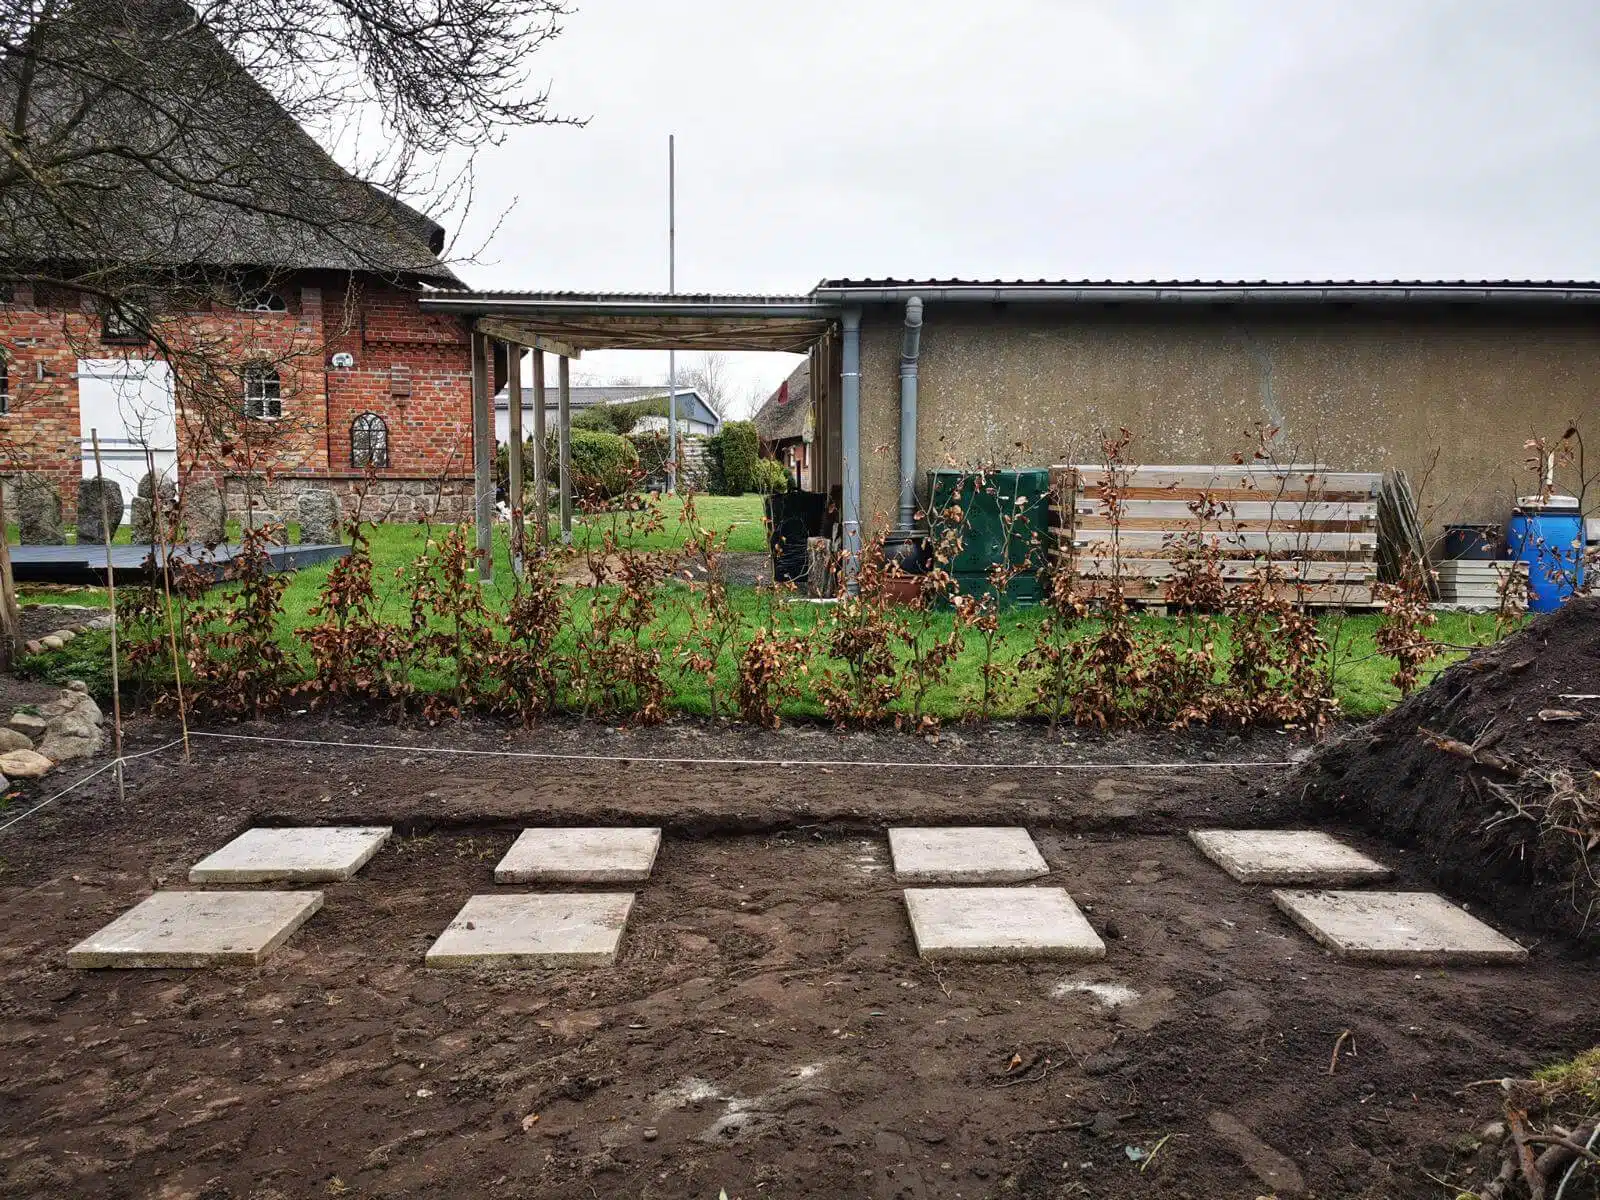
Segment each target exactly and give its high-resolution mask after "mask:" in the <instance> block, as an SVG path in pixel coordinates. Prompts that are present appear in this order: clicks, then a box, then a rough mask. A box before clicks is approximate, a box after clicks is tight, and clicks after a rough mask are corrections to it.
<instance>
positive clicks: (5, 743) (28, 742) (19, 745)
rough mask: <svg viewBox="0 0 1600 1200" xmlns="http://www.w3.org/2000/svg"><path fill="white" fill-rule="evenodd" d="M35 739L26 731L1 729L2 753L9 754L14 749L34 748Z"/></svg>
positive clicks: (0, 748) (0, 750)
mask: <svg viewBox="0 0 1600 1200" xmlns="http://www.w3.org/2000/svg"><path fill="white" fill-rule="evenodd" d="M32 749H33V741H32V739H30V738H29V737H28V735H27V734H25V733H19V732H18V731H17V730H15V729H0V754H9V753H10V752H11V751H13V750H32Z"/></svg>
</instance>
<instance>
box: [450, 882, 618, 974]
mask: <svg viewBox="0 0 1600 1200" xmlns="http://www.w3.org/2000/svg"><path fill="white" fill-rule="evenodd" d="M632 910H633V894H632V893H631V892H585V893H576V892H547V893H543V894H540V895H531V896H515V895H506V894H504V893H502V894H500V895H496V896H474V897H472V898H471V899H470V900H468V901H467V902H466V904H465V905H464V906H463V907H462V909H461V911H460V912H459V913H457V914H456V919H455V920H453V921H451V922H450V924H449V925H448V926H447V927H446V928H445V931H444V932H443V933H442V934H440V935H439V940H438V941H436V942H434V944H433V946H432V948H431V949H429V951H428V954H427V957H426V958H425V959H424V964H425V965H426V966H430V967H476V966H490V967H589V966H610V965H611V964H612V963H614V962H616V961H617V946H618V944H619V943H620V942H621V941H622V930H623V927H624V926H625V925H626V924H627V923H628V913H629V912H631V911H632Z"/></svg>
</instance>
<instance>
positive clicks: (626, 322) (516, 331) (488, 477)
mask: <svg viewBox="0 0 1600 1200" xmlns="http://www.w3.org/2000/svg"><path fill="white" fill-rule="evenodd" d="M421 307H422V309H423V310H424V311H427V312H438V313H450V314H453V315H455V316H459V317H462V318H464V319H467V320H470V321H471V322H472V473H473V500H474V504H473V512H474V516H475V520H476V525H477V550H478V570H479V578H480V579H482V580H484V581H487V580H489V579H490V578H491V577H492V574H493V570H494V563H493V557H492V553H491V547H492V545H493V541H492V535H493V527H494V526H493V517H494V458H495V451H494V409H493V404H492V393H493V390H494V389H493V386H492V385H493V378H494V374H495V372H494V366H495V361H496V358H497V357H498V355H499V354H500V349H499V347H500V346H502V345H503V346H504V347H505V371H506V392H507V401H508V404H509V409H510V417H511V429H510V435H511V436H510V446H509V447H508V450H509V455H510V477H511V478H512V479H513V480H520V479H521V478H522V470H523V463H522V445H523V432H522V355H523V354H524V353H525V352H531V353H532V354H533V372H532V383H533V390H534V398H535V403H534V406H533V484H534V487H533V492H534V513H533V517H534V536H535V539H536V540H537V543H538V544H540V545H543V544H544V542H545V539H546V538H547V537H548V536H549V535H548V530H549V519H550V514H549V511H548V499H547V497H548V494H549V471H548V464H547V463H546V462H545V415H544V396H545V361H544V356H545V355H546V354H554V355H555V356H556V359H557V376H556V378H557V388H558V396H559V399H558V403H557V409H556V412H557V438H556V445H557V464H556V470H557V482H558V485H559V513H560V523H561V538H562V540H563V541H564V542H566V541H570V540H571V538H572V455H571V441H572V438H571V434H572V420H571V418H572V413H571V405H572V395H571V390H572V385H571V361H572V360H573V359H574V358H579V357H581V356H582V354H583V352H584V351H585V350H776V351H785V352H788V353H793V354H804V353H806V352H807V351H809V350H810V349H811V347H812V346H813V345H815V344H816V343H817V341H818V340H819V339H821V338H822V337H823V336H824V335H825V334H826V333H828V331H829V330H830V329H832V328H833V326H834V324H835V322H836V321H837V320H838V317H839V308H838V306H837V305H836V304H830V303H827V302H819V301H818V300H816V299H814V298H812V297H810V296H714V295H642V294H617V293H590V294H585V293H575V292H440V293H436V294H429V295H426V296H424V297H423V298H422V300H421ZM511 497H512V499H511V561H512V564H513V568H514V569H515V570H517V571H518V572H520V571H521V569H522V562H523V559H524V555H525V554H526V540H525V528H524V521H523V512H522V503H521V500H522V497H521V488H519V487H513V488H512V489H511Z"/></svg>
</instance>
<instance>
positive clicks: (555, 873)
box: [494, 829, 661, 883]
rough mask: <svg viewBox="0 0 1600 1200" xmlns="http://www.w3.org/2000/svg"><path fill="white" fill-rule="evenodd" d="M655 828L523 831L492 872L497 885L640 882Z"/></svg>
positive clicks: (651, 861) (657, 841)
mask: <svg viewBox="0 0 1600 1200" xmlns="http://www.w3.org/2000/svg"><path fill="white" fill-rule="evenodd" d="M659 849H661V830H659V829H524V830H523V831H522V835H521V836H520V837H518V838H517V840H516V841H515V842H513V843H512V844H511V849H510V850H508V851H506V856H505V857H504V858H502V859H501V860H500V865H499V866H497V867H495V869H494V881H495V882H496V883H643V882H644V881H645V880H647V879H649V878H650V870H651V868H652V867H654V866H655V862H656V851H657V850H659Z"/></svg>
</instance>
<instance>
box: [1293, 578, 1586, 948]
mask: <svg viewBox="0 0 1600 1200" xmlns="http://www.w3.org/2000/svg"><path fill="white" fill-rule="evenodd" d="M1572 696H1580V697H1600V597H1591V598H1589V599H1580V600H1574V601H1572V602H1571V603H1569V604H1568V605H1566V606H1565V607H1564V608H1562V609H1561V610H1560V611H1559V612H1556V613H1553V614H1551V615H1549V616H1547V617H1542V618H1540V619H1538V620H1536V621H1534V622H1532V623H1531V624H1530V625H1529V626H1528V627H1527V628H1525V629H1523V630H1520V631H1519V632H1517V633H1516V634H1513V635H1512V636H1511V637H1509V638H1506V639H1505V640H1504V641H1502V642H1500V643H1498V644H1496V645H1495V646H1493V647H1491V648H1489V649H1487V650H1482V651H1479V652H1477V653H1475V654H1473V655H1472V656H1470V657H1469V658H1467V659H1465V660H1464V661H1462V662H1460V663H1457V664H1455V665H1454V666H1452V667H1450V668H1449V669H1448V670H1446V671H1444V672H1443V673H1442V674H1441V675H1440V676H1439V677H1438V678H1437V679H1435V680H1434V682H1433V683H1432V684H1431V685H1430V686H1429V687H1427V688H1424V689H1423V690H1422V691H1419V692H1417V693H1416V694H1415V695H1413V696H1412V697H1411V698H1410V699H1408V700H1407V701H1405V702H1404V703H1403V704H1401V705H1399V706H1397V707H1396V708H1395V709H1394V710H1393V711H1391V712H1389V713H1387V714H1385V715H1384V716H1383V717H1381V718H1379V719H1378V720H1376V721H1374V722H1372V723H1371V724H1370V725H1367V726H1365V727H1362V728H1358V729H1353V730H1350V731H1349V732H1348V733H1347V734H1346V735H1345V736H1343V737H1340V738H1338V739H1336V740H1335V741H1334V742H1332V743H1331V744H1330V745H1328V746H1326V747H1325V748H1323V749H1322V750H1321V751H1319V752H1318V753H1317V754H1316V755H1315V756H1314V757H1313V758H1312V760H1311V761H1309V762H1308V763H1307V764H1306V767H1305V770H1304V772H1303V776H1302V778H1301V780H1300V784H1301V788H1302V791H1303V792H1305V793H1306V794H1307V795H1308V796H1309V797H1310V798H1312V799H1314V800H1315V801H1317V802H1319V804H1320V806H1321V807H1322V809H1323V810H1324V811H1326V813H1327V814H1328V815H1329V816H1330V817H1331V818H1332V819H1335V820H1347V821H1353V822H1357V823H1360V824H1362V825H1364V826H1366V827H1367V828H1369V829H1371V830H1373V831H1375V832H1377V833H1379V834H1380V835H1382V836H1384V837H1387V838H1389V839H1391V840H1395V841H1399V842H1401V843H1403V844H1405V845H1409V846H1412V847H1414V848H1415V850H1416V851H1417V853H1418V854H1419V855H1420V856H1421V858H1422V860H1423V862H1424V864H1425V867H1426V872H1427V876H1428V878H1430V879H1432V880H1433V881H1435V882H1436V883H1437V884H1438V885H1440V886H1441V887H1444V888H1446V889H1448V890H1451V891H1454V892H1456V893H1458V894H1459V895H1462V896H1465V897H1469V898H1471V899H1474V900H1477V901H1479V902H1481V903H1483V904H1486V905H1488V906H1490V907H1491V908H1492V909H1494V911H1496V912H1498V913H1501V914H1503V915H1504V916H1505V917H1506V918H1507V919H1509V920H1512V921H1515V922H1518V923H1520V924H1523V925H1526V926H1529V927H1530V928H1534V929H1538V930H1541V931H1546V932H1550V933H1554V934H1556V935H1559V936H1563V937H1569V938H1578V939H1582V940H1584V941H1585V942H1586V943H1587V945H1588V948H1589V949H1590V950H1591V951H1593V950H1594V949H1600V860H1596V859H1595V858H1594V847H1593V845H1591V841H1592V840H1593V839H1596V838H1600V699H1594V698H1590V699H1570V698H1568V697H1572ZM1430 734H1432V735H1440V736H1443V737H1445V738H1448V739H1450V740H1451V742H1453V743H1454V752H1452V751H1451V750H1447V749H1442V748H1441V747H1440V745H1439V739H1438V737H1437V736H1434V737H1430V736H1429V735H1430ZM1468 748H1476V751H1477V753H1476V754H1475V755H1473V756H1468V755H1467V754H1466V753H1465V751H1466V750H1467V749H1468ZM1558 790H1559V791H1560V792H1562V793H1563V795H1562V796H1557V795H1556V794H1555V793H1556V791H1558ZM1519 806H1520V807H1521V809H1522V811H1521V813H1519V812H1518V807H1519Z"/></svg>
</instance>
